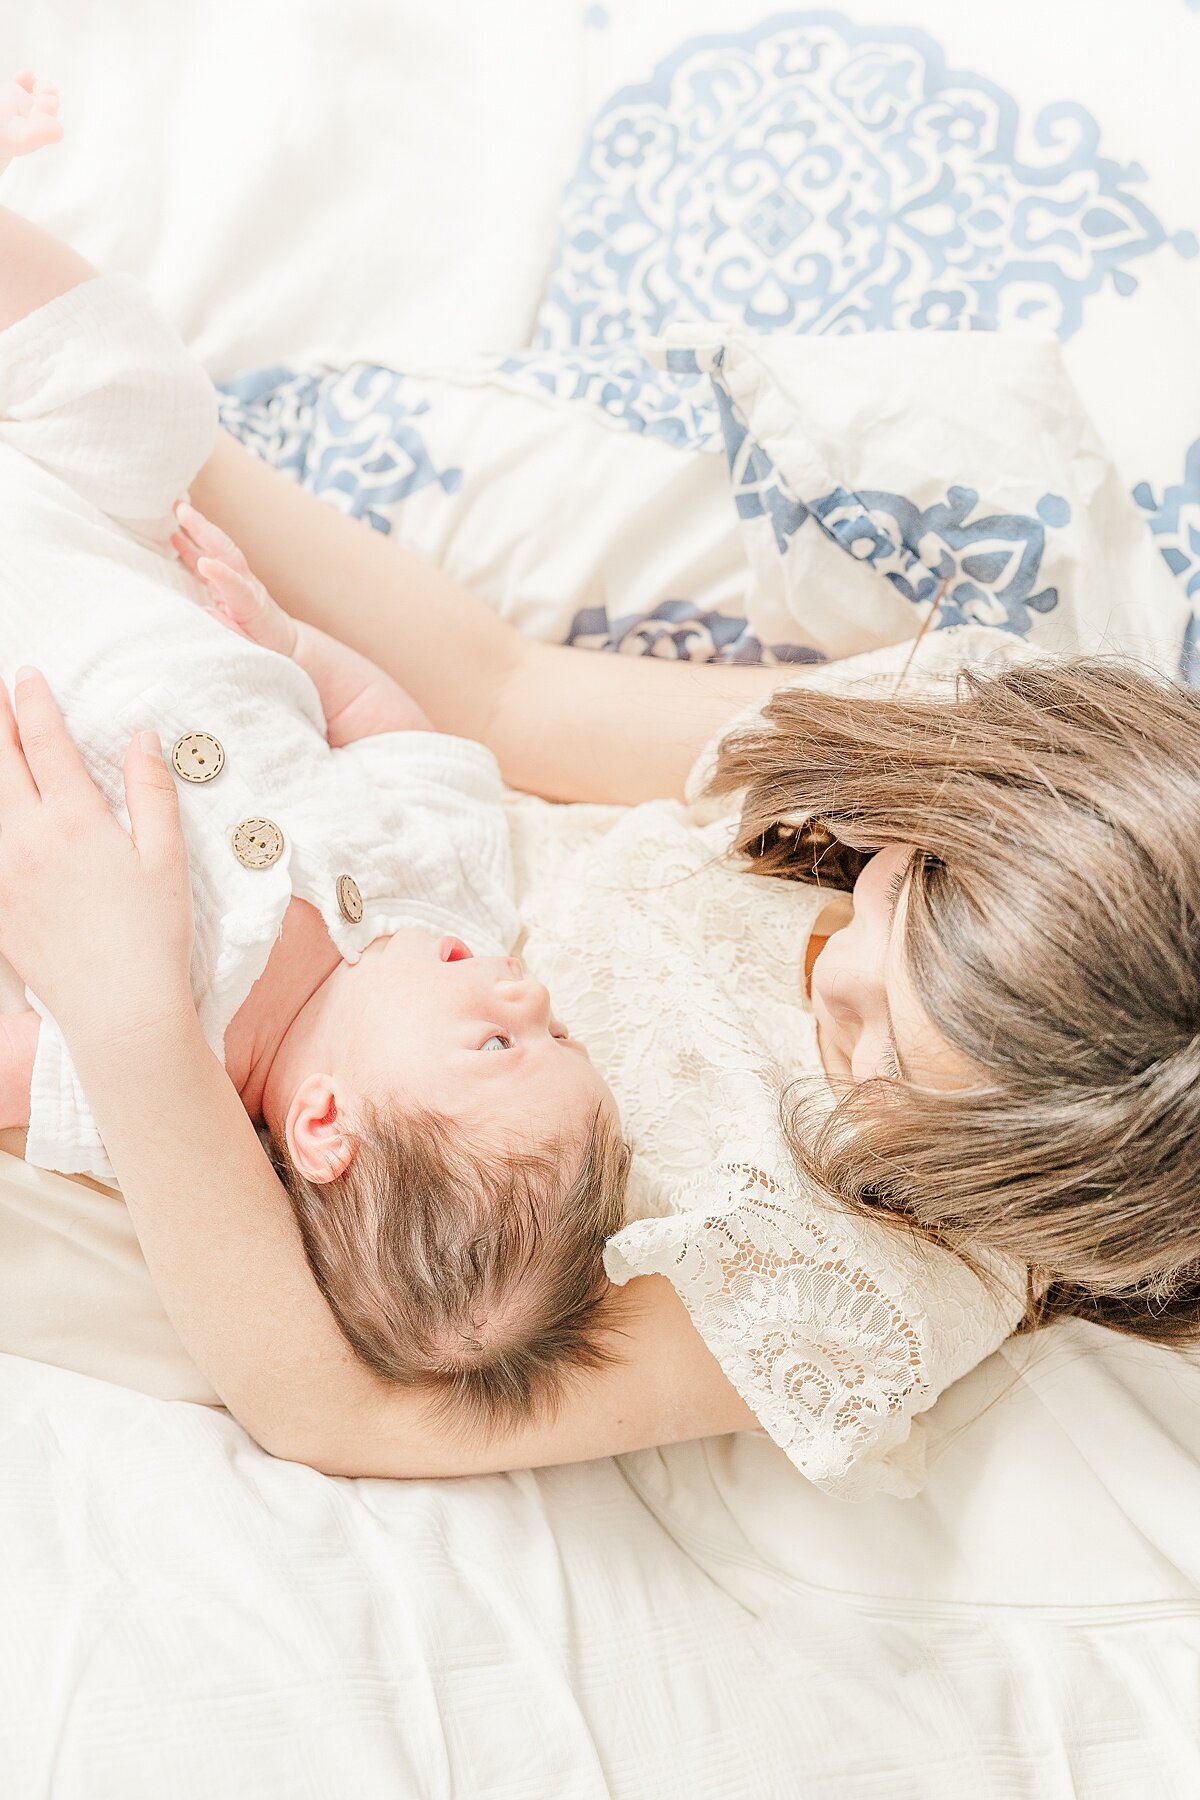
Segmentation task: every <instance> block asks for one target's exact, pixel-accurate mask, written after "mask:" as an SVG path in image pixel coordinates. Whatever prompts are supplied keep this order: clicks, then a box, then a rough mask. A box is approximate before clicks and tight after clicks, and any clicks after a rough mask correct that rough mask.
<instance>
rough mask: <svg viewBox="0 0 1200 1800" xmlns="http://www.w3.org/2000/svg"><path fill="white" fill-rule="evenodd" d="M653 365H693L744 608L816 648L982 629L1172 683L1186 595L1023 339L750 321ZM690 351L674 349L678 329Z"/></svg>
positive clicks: (1055, 364) (1048, 360) (686, 331)
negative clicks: (717, 454) (700, 377)
mask: <svg viewBox="0 0 1200 1800" xmlns="http://www.w3.org/2000/svg"><path fill="white" fill-rule="evenodd" d="M706 334H707V335H709V336H710V337H711V327H708V328H705V327H696V328H690V327H683V326H678V327H674V328H671V329H670V330H669V331H668V334H667V337H668V343H667V345H666V346H665V347H663V348H662V349H660V350H659V351H658V353H657V354H658V356H659V357H660V359H661V360H662V361H663V362H664V363H665V364H666V366H667V367H668V368H680V369H681V370H683V371H685V372H701V373H707V374H708V375H710V376H711V378H712V381H713V383H714V387H715V390H716V398H717V405H718V409H719V412H720V416H721V423H722V428H723V431H724V435H725V448H726V455H727V458H728V463H729V470H730V476H731V480H732V484H733V494H734V499H735V502H736V505H737V510H738V515H739V517H740V519H741V521H742V526H743V529H744V532H745V535H746V544H747V552H748V555H749V559H750V563H751V567H752V571H753V575H752V582H751V590H750V597H749V600H748V604H747V618H748V620H749V622H750V625H751V627H752V629H753V630H754V631H755V632H756V633H757V634H758V635H759V636H760V637H762V638H764V639H770V638H775V637H786V638H788V639H790V640H794V641H796V642H799V643H803V644H805V645H807V646H809V647H811V649H812V650H813V651H814V652H819V653H821V654H823V655H826V656H834V657H840V656H846V655H852V654H854V653H855V652H856V651H858V650H861V649H863V648H864V647H866V645H867V644H868V643H870V642H874V643H877V644H886V643H895V642H897V641H899V640H901V639H903V638H907V637H910V636H913V635H914V634H915V632H916V630H917V629H918V627H919V625H921V624H923V623H924V622H925V620H926V619H928V618H929V617H930V615H931V614H932V615H933V623H934V625H935V626H936V627H938V628H939V629H943V628H946V627H952V626H957V625H986V626H991V627H998V628H999V629H1001V630H1004V631H1007V632H1010V633H1013V634H1015V635H1016V636H1018V637H1021V638H1024V639H1026V640H1027V641H1028V642H1029V643H1030V644H1031V645H1033V646H1035V647H1037V648H1038V649H1040V650H1042V651H1045V652H1047V653H1050V654H1056V655H1067V656H1069V655H1076V654H1081V653H1093V652H1098V651H1100V652H1106V653H1112V654H1117V655H1123V656H1129V657H1133V658H1136V659H1139V660H1148V661H1150V662H1153V663H1154V664H1155V665H1156V666H1157V667H1158V668H1160V669H1161V670H1162V671H1163V672H1164V673H1168V674H1175V673H1177V671H1178V669H1179V666H1180V659H1181V655H1182V654H1183V653H1184V650H1185V633H1186V632H1187V630H1188V625H1189V608H1188V605H1187V599H1186V596H1185V594H1184V593H1183V592H1182V591H1181V589H1180V588H1179V586H1178V584H1177V583H1176V582H1175V581H1173V580H1172V578H1171V573H1170V570H1169V569H1168V567H1167V565H1166V563H1165V562H1164V560H1163V559H1162V558H1161V557H1160V556H1159V555H1157V554H1156V552H1155V549H1154V545H1153V541H1152V539H1151V537H1150V536H1149V534H1148V533H1147V532H1146V531H1145V529H1144V526H1143V524H1142V521H1141V518H1140V517H1139V514H1138V509H1137V507H1136V505H1135V504H1134V501H1133V498H1132V497H1131V496H1130V495H1129V494H1128V493H1127V492H1126V490H1125V487H1124V484H1123V482H1122V480H1121V478H1120V476H1119V475H1118V473H1117V471H1116V469H1115V468H1114V466H1113V464H1112V462H1111V461H1110V459H1109V457H1108V456H1107V455H1106V453H1105V451H1104V449H1103V447H1102V446H1101V444H1100V443H1099V441H1098V439H1097V438H1096V435H1095V432H1094V431H1093V429H1092V426H1091V424H1090V422H1089V420H1088V419H1087V417H1086V415H1085V414H1084V412H1083V409H1082V407H1081V406H1080V404H1079V401H1078V398H1077V396H1076V394H1075V392H1074V389H1073V387H1072V385H1071V383H1070V381H1069V379H1068V377H1067V374H1066V371H1065V368H1064V365H1063V359H1062V354H1061V351H1060V348H1059V345H1058V342H1057V340H1056V339H1054V338H1052V337H1049V336H1045V335H1041V334H1013V335H1009V336H1003V335H999V334H993V333H987V332H971V333H955V332H929V333H920V334H918V333H898V332H877V333H873V334H871V335H870V336H866V337H837V338H813V337H788V336H785V335H782V334H772V335H769V336H768V335H762V334H758V333H754V332H749V331H740V330H737V331H733V332H730V333H728V334H725V335H724V336H723V337H722V339H721V341H719V342H717V343H712V342H709V343H708V344H707V345H704V344H703V342H702V341H701V342H700V343H695V340H697V339H700V340H703V338H704V337H705V335H706ZM689 339H691V340H693V343H694V344H695V347H694V348H685V347H684V346H685V345H686V344H687V342H688V340H689Z"/></svg>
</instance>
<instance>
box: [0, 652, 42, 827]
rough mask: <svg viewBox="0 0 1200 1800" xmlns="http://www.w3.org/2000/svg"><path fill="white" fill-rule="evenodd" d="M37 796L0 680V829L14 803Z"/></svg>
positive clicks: (11, 710) (26, 803)
mask: <svg viewBox="0 0 1200 1800" xmlns="http://www.w3.org/2000/svg"><path fill="white" fill-rule="evenodd" d="M37 798H38V791H37V788H36V787H35V786H34V782H33V776H32V775H31V774H30V773H29V764H28V763H27V762H26V761H25V752H24V750H23V749H22V748H21V735H20V733H19V732H18V730H17V721H16V718H15V717H14V715H13V709H12V702H11V701H10V700H9V697H8V689H7V688H6V687H5V685H4V683H3V682H2V681H0V830H2V829H3V823H4V820H5V819H6V818H9V817H11V815H12V813H13V811H14V810H15V808H16V807H18V806H21V805H26V806H27V805H28V804H29V802H30V801H31V800H34V801H36V800H37Z"/></svg>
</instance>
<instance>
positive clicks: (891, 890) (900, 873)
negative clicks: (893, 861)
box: [886, 863, 908, 918]
mask: <svg viewBox="0 0 1200 1800" xmlns="http://www.w3.org/2000/svg"><path fill="white" fill-rule="evenodd" d="M907 877H908V864H907V863H901V865H900V867H899V868H898V869H897V870H896V872H895V874H894V875H892V876H890V877H889V879H888V884H887V893H886V899H887V909H888V917H889V918H891V916H892V914H893V913H894V912H895V910H896V902H897V900H898V899H899V898H900V889H901V888H902V887H903V886H904V883H905V881H906V879H907Z"/></svg>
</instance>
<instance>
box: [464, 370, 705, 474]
mask: <svg viewBox="0 0 1200 1800" xmlns="http://www.w3.org/2000/svg"><path fill="white" fill-rule="evenodd" d="M492 366H493V367H494V368H495V369H496V370H497V372H498V373H500V374H502V375H506V376H508V377H509V378H510V379H512V380H514V381H515V382H516V383H517V384H518V385H521V386H533V387H537V388H540V389H541V390H542V392H544V393H547V394H553V395H554V396H555V397H556V398H557V399H559V400H585V401H587V402H589V403H590V404H591V405H593V406H595V407H598V408H599V410H600V411H601V412H603V413H605V414H607V416H608V417H609V418H610V419H614V420H616V421H617V422H618V423H619V424H621V425H624V426H625V427H626V428H627V429H628V430H629V431H636V432H639V433H644V434H645V435H646V436H647V437H654V438H659V439H660V440H661V441H662V442H663V443H667V444H673V445H675V446H676V448H678V449H688V450H707V449H713V448H716V447H717V446H718V445H719V444H720V441H721V425H720V421H719V419H718V418H717V409H716V406H715V404H714V402H713V394H712V388H711V386H710V385H709V382H708V381H707V380H706V378H705V377H704V376H702V375H700V374H698V373H683V374H679V373H670V374H668V373H667V372H666V371H664V370H662V369H658V368H655V367H653V366H652V364H650V363H649V362H647V360H646V358H645V357H644V356H643V355H642V354H641V353H640V351H638V350H637V349H636V348H635V346H633V345H632V344H614V345H611V346H603V347H601V348H598V349H593V350H549V351H548V350H519V351H516V352H515V353H514V354H512V355H510V356H502V357H496V358H495V359H494V360H493V361H492Z"/></svg>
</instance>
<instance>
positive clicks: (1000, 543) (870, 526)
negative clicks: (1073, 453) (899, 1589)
mask: <svg viewBox="0 0 1200 1800" xmlns="http://www.w3.org/2000/svg"><path fill="white" fill-rule="evenodd" d="M714 365H715V366H714V370H713V381H714V385H715V389H716V395H717V403H718V407H719V409H720V414H721V424H722V428H723V430H724V434H725V449H726V455H727V456H728V459H729V473H730V479H731V481H732V483H733V492H734V499H735V501H736V503H737V508H738V513H739V515H740V516H741V517H742V518H744V519H767V520H768V521H769V522H770V525H771V528H772V530H773V532H774V536H775V547H776V549H777V550H778V552H779V554H780V556H786V554H787V552H788V551H789V549H790V548H791V546H792V543H793V541H794V539H795V537H796V535H797V533H798V532H800V531H801V530H803V529H804V527H805V526H806V525H807V524H808V523H809V521H810V520H811V521H812V524H813V526H814V527H815V528H816V529H817V530H819V531H820V532H822V533H823V534H824V535H825V537H827V538H828V539H829V540H830V542H831V543H833V544H835V545H836V546H837V548H838V549H839V550H842V551H844V552H845V553H846V555H848V556H852V557H853V558H854V559H855V561H856V562H862V563H866V564H868V565H869V566H870V567H871V568H872V569H874V570H875V571H876V573H877V574H879V575H881V576H882V577H883V578H884V579H885V580H886V581H889V582H890V583H891V584H892V586H893V587H894V588H896V590H897V591H898V592H899V593H901V594H903V596H904V598H905V599H906V600H909V601H911V602H912V603H913V604H914V605H924V604H934V603H936V606H937V613H936V618H935V621H934V623H935V625H936V627H937V629H938V630H944V629H946V628H948V627H949V626H951V625H964V624H972V625H992V626H995V627H997V628H998V629H1000V630H1004V631H1011V632H1014V633H1016V634H1018V635H1019V636H1022V637H1024V636H1025V635H1026V634H1027V633H1028V631H1029V629H1030V627H1031V625H1032V624H1033V618H1032V614H1033V613H1048V612H1051V611H1052V610H1053V609H1054V607H1056V606H1057V605H1058V590H1057V588H1054V587H1050V586H1039V580H1040V573H1041V566H1042V559H1043V557H1044V555H1045V550H1046V529H1047V527H1050V528H1054V527H1056V526H1064V525H1067V524H1069V522H1070V518H1071V508H1070V504H1069V502H1068V501H1067V500H1066V499H1064V498H1063V496H1062V495H1061V494H1043V495H1042V496H1041V498H1040V500H1039V501H1038V502H1037V507H1036V514H1028V513H994V512H993V513H984V514H979V515H977V514H976V511H975V509H976V507H977V505H978V502H979V495H978V493H977V492H976V491H975V489H974V488H969V487H951V488H950V489H949V490H948V492H947V494H946V496H945V498H944V499H943V500H939V501H937V502H935V503H934V504H932V505H930V506H927V507H924V508H921V507H918V506H915V505H914V504H913V502H912V501H911V500H908V499H906V498H905V496H904V495H903V494H896V493H892V492H889V491H887V490H885V489H882V488H867V489H863V490H861V491H859V492H854V491H852V490H851V489H848V488H845V487H840V486H839V487H834V488H831V489H829V490H828V491H826V492H824V493H813V494H810V495H803V496H801V495H798V494H796V493H795V492H794V491H793V490H792V489H791V487H790V486H789V485H788V483H787V482H786V481H785V480H784V478H783V476H782V475H781V474H780V472H779V470H778V468H777V467H776V465H775V463H774V461H773V460H772V458H771V457H770V456H769V455H768V453H767V451H766V450H765V449H764V448H763V446H762V445H761V444H760V443H758V442H756V440H755V439H754V438H753V437H752V436H751V434H750V432H749V430H748V428H747V425H746V421H745V419H744V417H743V416H742V414H741V412H740V410H739V408H738V406H737V403H736V401H735V400H734V399H733V397H732V396H731V394H730V392H729V390H728V388H727V387H726V385H725V383H724V381H723V379H722V377H721V357H720V353H719V352H718V353H717V355H716V356H715V358H714Z"/></svg>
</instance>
